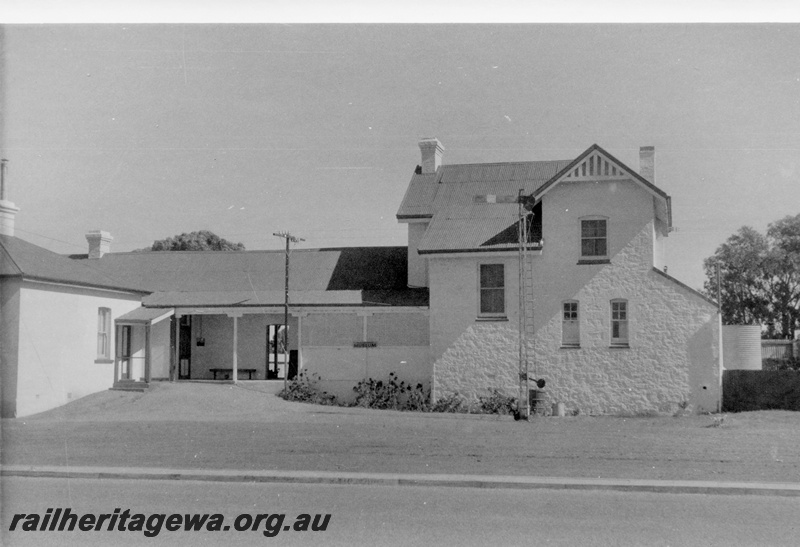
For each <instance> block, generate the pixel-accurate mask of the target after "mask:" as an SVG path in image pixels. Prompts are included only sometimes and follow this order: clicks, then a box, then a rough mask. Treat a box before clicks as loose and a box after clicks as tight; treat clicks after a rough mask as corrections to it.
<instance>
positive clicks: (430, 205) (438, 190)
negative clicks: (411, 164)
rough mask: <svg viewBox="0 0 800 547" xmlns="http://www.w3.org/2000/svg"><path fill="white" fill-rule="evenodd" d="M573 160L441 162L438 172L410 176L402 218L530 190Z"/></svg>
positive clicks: (427, 214) (399, 214) (425, 215)
mask: <svg viewBox="0 0 800 547" xmlns="http://www.w3.org/2000/svg"><path fill="white" fill-rule="evenodd" d="M571 161H572V160H558V161H523V162H508V163H473V164H456V165H442V166H440V167H439V169H438V170H437V171H436V173H435V174H428V175H418V174H415V175H413V176H412V177H411V182H410V183H409V186H408V190H407V191H406V195H405V197H404V198H403V202H402V204H401V205H400V209H399V210H398V212H397V217H398V218H399V219H409V218H415V217H432V216H434V215H435V214H436V213H437V212H438V211H439V210H440V209H442V208H443V207H448V206H450V205H457V204H467V203H470V202H472V201H473V200H474V197H475V196H476V195H487V194H493V195H514V196H516V195H517V194H518V193H519V190H520V189H524V191H525V193H527V194H531V193H533V192H535V191H536V190H537V189H538V188H539V187H540V186H542V185H543V184H544V183H545V182H547V181H548V180H549V179H550V178H552V177H553V176H554V175H555V174H556V173H558V172H559V171H560V170H561V169H563V168H564V167H566V166H567V165H569V164H570V162H571Z"/></svg>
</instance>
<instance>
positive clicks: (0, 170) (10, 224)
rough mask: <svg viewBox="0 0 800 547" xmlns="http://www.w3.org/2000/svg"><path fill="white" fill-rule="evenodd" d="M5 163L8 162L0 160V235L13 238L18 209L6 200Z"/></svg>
mask: <svg viewBox="0 0 800 547" xmlns="http://www.w3.org/2000/svg"><path fill="white" fill-rule="evenodd" d="M6 163H8V160H0V235H4V236H13V235H14V219H15V218H16V216H17V213H19V208H18V207H16V206H15V205H14V204H13V203H11V202H10V201H8V200H7V199H6V193H7V189H6Z"/></svg>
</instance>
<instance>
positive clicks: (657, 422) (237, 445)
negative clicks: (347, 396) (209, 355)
mask: <svg viewBox="0 0 800 547" xmlns="http://www.w3.org/2000/svg"><path fill="white" fill-rule="evenodd" d="M270 390H272V391H274V389H272V388H269V389H267V388H266V387H265V384H264V383H263V382H262V383H257V382H253V383H242V384H241V385H237V386H233V385H226V384H201V383H179V384H169V383H164V384H156V385H155V386H154V387H153V388H151V389H150V391H149V392H147V393H145V394H142V393H128V392H119V391H107V392H102V393H98V394H95V395H92V396H90V397H86V398H84V399H81V400H79V401H75V402H73V403H71V404H69V405H66V406H64V407H61V408H59V409H55V410H52V411H49V412H46V413H42V414H39V415H36V416H32V417H28V418H18V419H15V420H3V421H2V454H0V461H2V463H3V464H7V465H10V464H17V465H70V466H83V465H98V466H121V467H168V468H183V469H242V470H254V469H265V470H267V469H268V470H275V469H286V470H319V471H361V472H384V473H467V474H488V475H527V476H552V477H602V478H630V479H664V480H669V479H676V480H677V479H680V480H716V481H762V482H800V413H796V412H794V413H793V412H784V411H768V412H748V413H740V414H729V415H727V416H726V417H725V420H724V422H723V423H722V425H721V426H720V427H714V420H713V418H712V417H711V416H685V417H677V418H676V417H671V416H668V417H641V418H638V417H637V418H622V417H588V416H579V417H567V418H557V417H546V418H544V417H539V418H532V419H531V421H530V422H515V421H513V420H512V419H510V418H508V417H504V418H503V419H498V418H497V417H488V416H464V415H451V414H418V413H405V412H394V411H381V410H366V409H349V408H338V407H322V406H315V405H308V404H302V403H288V402H286V401H283V400H281V399H279V398H277V397H276V396H275V395H274V394H273V393H269V392H268V391H270Z"/></svg>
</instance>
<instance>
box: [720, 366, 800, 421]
mask: <svg viewBox="0 0 800 547" xmlns="http://www.w3.org/2000/svg"><path fill="white" fill-rule="evenodd" d="M722 410H723V412H746V411H749V410H800V371H797V370H726V371H724V373H723V375H722Z"/></svg>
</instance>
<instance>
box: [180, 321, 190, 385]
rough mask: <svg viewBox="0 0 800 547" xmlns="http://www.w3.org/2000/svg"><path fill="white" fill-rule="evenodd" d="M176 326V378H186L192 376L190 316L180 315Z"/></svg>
mask: <svg viewBox="0 0 800 547" xmlns="http://www.w3.org/2000/svg"><path fill="white" fill-rule="evenodd" d="M178 327H179V328H178V340H179V341H178V380H188V379H189V378H191V376H192V316H191V315H183V316H181V318H180V319H179V324H178Z"/></svg>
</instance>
